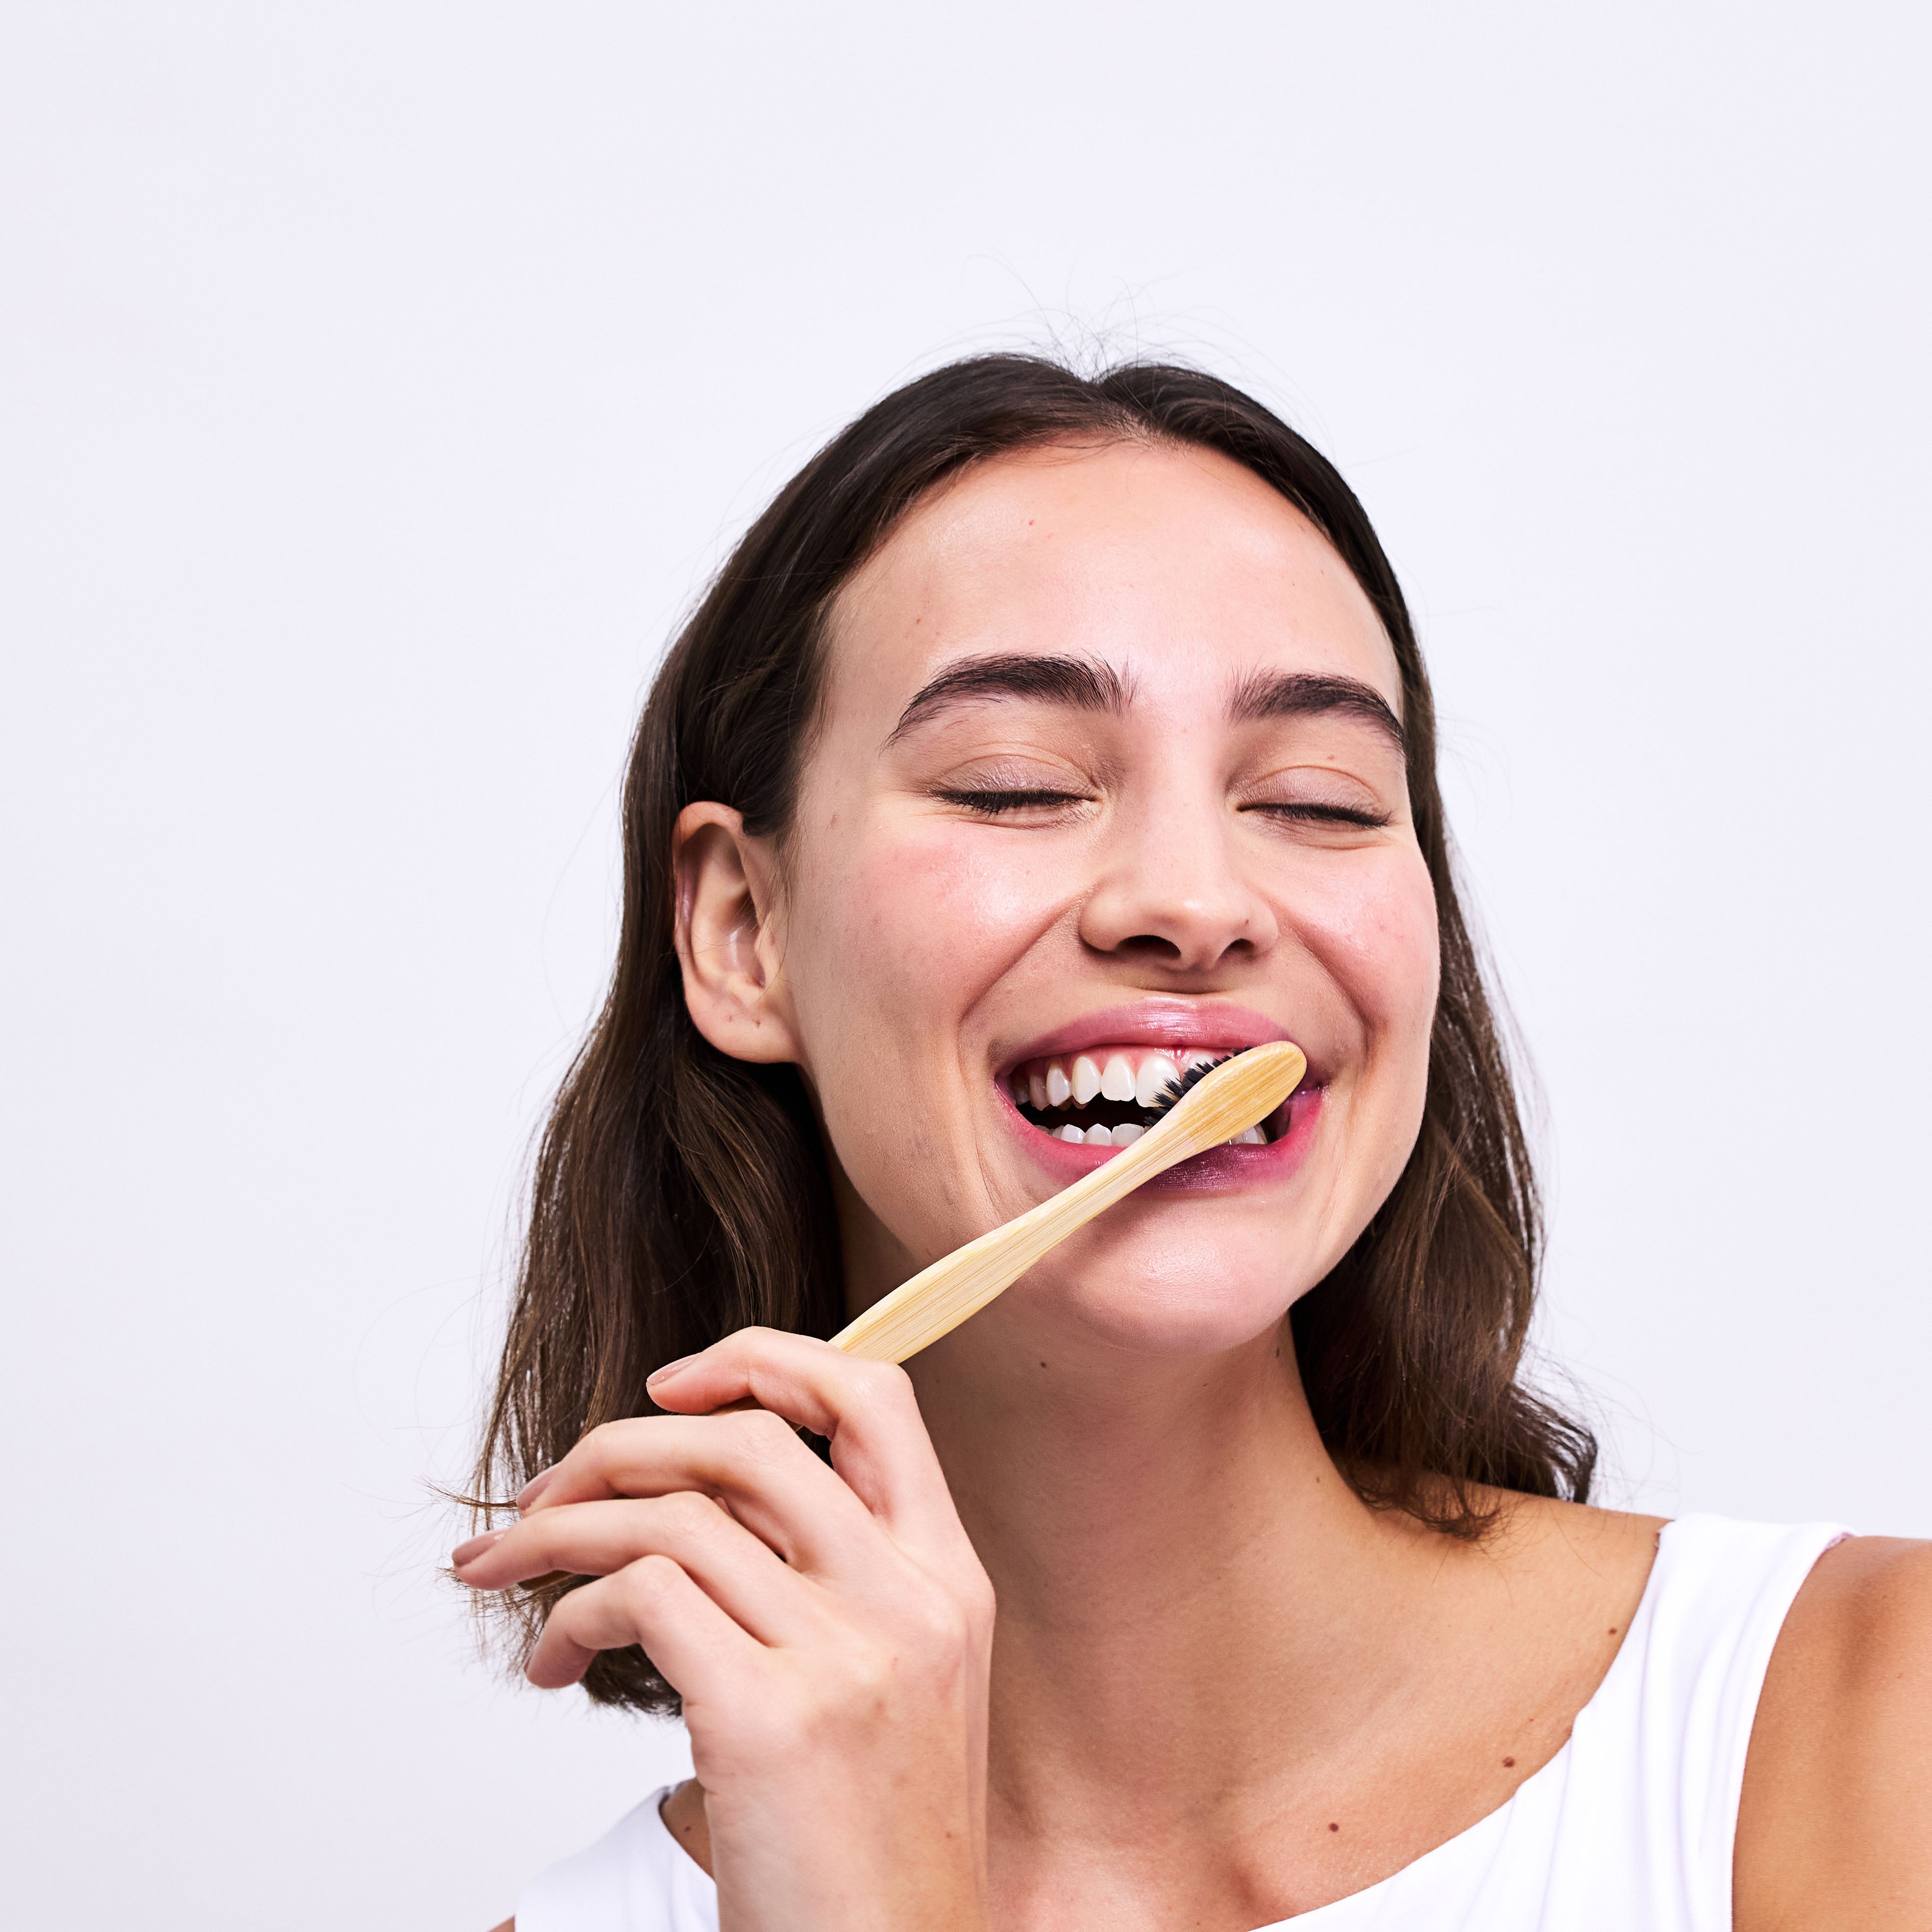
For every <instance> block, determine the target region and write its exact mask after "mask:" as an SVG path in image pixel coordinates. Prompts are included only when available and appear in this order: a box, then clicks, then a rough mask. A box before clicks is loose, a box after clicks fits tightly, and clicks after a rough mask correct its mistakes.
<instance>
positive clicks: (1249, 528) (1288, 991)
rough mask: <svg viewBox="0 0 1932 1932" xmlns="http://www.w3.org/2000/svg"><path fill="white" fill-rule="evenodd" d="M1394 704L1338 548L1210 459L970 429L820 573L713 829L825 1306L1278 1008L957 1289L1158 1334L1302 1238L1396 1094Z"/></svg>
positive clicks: (1233, 467) (959, 1238) (921, 1254)
mask: <svg viewBox="0 0 1932 1932" xmlns="http://www.w3.org/2000/svg"><path fill="white" fill-rule="evenodd" d="M1400 709H1401V690H1400V682H1399V680H1398V677H1397V667H1396V661H1395V657H1394V652H1393V651H1392V650H1391V647H1390V645H1389V643H1388V639H1387V637H1386V636H1385V634H1384V632H1383V631H1382V627H1381V625H1380V624H1379V622H1378V620H1377V619H1376V615H1375V613H1374V611H1373V608H1372V607H1371V606H1370V604H1369V602H1368V600H1367V598H1366V597H1365V596H1364V595H1363V593H1362V591H1361V589H1360V587H1359V586H1358V585H1357V583H1355V580H1354V578H1353V577H1352V576H1351V575H1350V574H1349V571H1348V569H1347V568H1346V565H1343V562H1342V561H1341V559H1340V558H1339V557H1338V556H1337V555H1336V553H1335V552H1334V550H1332V549H1331V547H1330V546H1329V545H1328V543H1327V541H1325V539H1324V538H1322V536H1320V535H1319V534H1318V533H1317V532H1316V530H1315V529H1314V528H1313V526H1311V525H1310V523H1308V522H1307V520H1306V519H1305V518H1304V517H1302V516H1301V514H1299V513H1298V512H1297V511H1295V509H1294V508H1292V506H1291V505H1289V503H1288V502H1286V500H1285V499H1283V497H1281V496H1280V495H1278V494H1277V493H1276V492H1275V491H1274V490H1272V489H1271V488H1269V487H1268V486H1267V485H1266V484H1264V483H1263V482H1262V481H1260V479H1259V478H1257V477H1256V476H1254V475H1252V474H1250V472H1247V470H1245V469H1242V468H1241V467H1240V466H1238V465H1237V464H1235V463H1232V462H1231V461H1229V460H1226V459H1225V458H1221V457H1219V456H1217V455H1212V454H1211V453H1208V452H1202V451H1199V450H1191V449H1169V448H1163V447H1158V446H1143V445H1132V444H1115V445H1112V446H1106V447H1103V448H1098V449H1051V450H1045V451H1040V452H1031V453H1028V454H1025V455H1017V456H1012V457H1007V458H1001V459H999V460H995V461H993V462H991V463H988V464H986V466H983V467H981V468H978V469H974V470H972V471H970V472H968V473H966V474H965V475H964V476H962V478H959V480H957V481H955V482H953V484H950V486H948V487H945V488H944V489H943V490H941V491H940V492H938V493H936V494H935V495H934V496H932V497H931V498H929V499H927V500H926V502H923V503H922V505H919V507H918V508H916V510H915V511H914V512H913V514H911V515H910V517H908V518H907V520H905V522H904V523H903V524H902V525H901V527H900V528H899V529H898V531H897V532H895V534H894V535H893V536H892V538H891V539H890V540H889V541H888V542H887V543H886V544H885V545H884V546H883V548H882V549H881V550H880V552H879V553H877V556H874V558H873V559H871V562H869V563H868V565H866V567H865V568H864V569H863V570H862V571H861V572H860V573H859V575H858V576H857V577H856V578H855V579H854V580H853V582H852V583H851V584H850V586H848V588H847V590H846V592H844V595H843V596H842V597H841V599H840V600H839V603H838V607H837V610H836V611H835V621H834V622H833V625H832V633H831V639H830V649H829V661H828V665H827V679H826V696H825V706H824V712H823V723H822V726H821V728H820V731H819V733H818V735H817V737H816V739H815V740H814V744H813V747H812V749H811V754H810V756H809V757H808V761H807V763H806V766H805V770H804V772H803V774H802V781H801V789H800V796H799V808H798V813H797V817H796V823H795V826H794V829H793V832H792V834H791V835H790V838H789V839H788V840H787V844H786V847H785V849H784V853H783V856H782V860H780V859H778V856H777V855H776V854H775V853H771V852H769V850H760V849H759V847H758V844H757V841H743V840H742V839H741V840H740V841H739V844H740V845H741V847H743V848H744V849H745V851H746V854H747V856H746V859H745V868H746V874H747V876H748V879H749V880H750V895H751V897H752V898H756V899H757V900H758V901H760V904H759V905H758V908H757V922H758V936H757V953H758V956H759V959H760V962H762V964H761V965H760V967H759V968H758V969H757V973H756V974H754V977H755V978H757V979H758V980H759V982H760V983H759V984H758V986H757V989H756V991H755V993H754V995H752V996H751V997H753V998H754V999H755V1001H757V1002H758V1003H759V1004H760V1013H759V1016H758V1018H757V1031H758V1037H759V1045H758V1050H757V1054H756V1057H758V1058H784V1059H791V1060H795V1061H796V1062H797V1064H799V1066H800V1067H802V1069H803V1070H804V1072H805V1076H806V1077H807V1079H808V1082H809V1083H810V1085H811V1090H812V1091H813V1094H814V1096H815V1097H816V1100H817V1105H818V1106H819V1109H820V1113H821V1116H822V1118H823V1122H824V1125H825V1128H826V1134H827V1136H828V1138H829V1144H830V1147H831V1149H832V1153H833V1155H834V1157H835V1166H836V1169H837V1178H838V1185H839V1190H840V1195H841V1201H840V1208H841V1221H842V1225H843V1227H844V1235H845V1241H846V1249H847V1259H848V1263H849V1265H850V1268H851V1270H852V1274H853V1281H852V1289H853V1297H854V1303H855V1306H859V1305H863V1304H867V1303H869V1302H870V1301H872V1300H874V1299H876V1298H877V1296H878V1295H880V1294H882V1293H883V1292H885V1291H886V1290H887V1289H889V1288H891V1287H892V1286H894V1285H895V1283H897V1282H898V1281H899V1280H901V1279H903V1278H904V1277H905V1276H907V1275H908V1274H911V1273H913V1271H916V1269H917V1268H920V1267H922V1266H924V1265H926V1263H928V1262H932V1261H933V1260H935V1259H938V1257H939V1256H941V1255H943V1254H945V1253H947V1252H949V1251H950V1250H952V1249H953V1248H955V1247H958V1246H959V1244H961V1243H962V1242H963V1241H968V1240H970V1239H971V1238H973V1237H974V1235H980V1234H983V1233H984V1232H986V1230H987V1229H990V1228H992V1227H994V1226H997V1225H998V1224H999V1223H1001V1222H1003V1221H1005V1220H1008V1219H1010V1217H1013V1215H1016V1214H1019V1213H1021V1212H1022V1211H1023V1210H1025V1209H1026V1208H1031V1207H1032V1206H1034V1205H1035V1204H1037V1202H1040V1201H1042V1200H1044V1199H1046V1197H1047V1196H1049V1195H1052V1194H1053V1193H1056V1192H1058V1190H1060V1189H1061V1188H1063V1187H1066V1186H1067V1184H1069V1183H1070V1181H1073V1180H1075V1179H1077V1178H1079V1176H1080V1175H1083V1174H1085V1173H1087V1172H1090V1171H1091V1169H1093V1168H1094V1167H1095V1166H1098V1165H1099V1164H1100V1163H1101V1162H1103V1161H1105V1160H1109V1159H1110V1158H1111V1157H1112V1154H1113V1152H1114V1147H1115V1142H1116V1140H1117V1139H1118V1141H1119V1142H1121V1144H1124V1143H1125V1142H1126V1140H1127V1139H1129V1138H1130V1137H1131V1136H1132V1135H1133V1133H1135V1132H1136V1130H1138V1128H1139V1125H1140V1124H1141V1122H1142V1120H1144V1119H1145V1118H1146V1112H1145V1109H1146V1106H1147V1103H1148V1102H1149V1101H1151V1099H1152V1098H1153V1097H1154V1093H1155V1091H1157V1089H1158V1088H1160V1086H1161V1085H1163V1083H1164V1082H1165V1081H1166V1079H1168V1078H1169V1077H1171V1076H1172V1075H1174V1074H1175V1073H1178V1072H1182V1071H1184V1070H1186V1068H1187V1067H1188V1066H1189V1065H1190V1064H1193V1061H1194V1060H1195V1059H1197V1058H1202V1057H1206V1056H1214V1055H1220V1054H1225V1053H1227V1052H1232V1051H1235V1050H1236V1049H1240V1048H1241V1047H1244V1046H1251V1045H1253V1044H1255V1043H1257V1042H1259V1041H1262V1040H1276V1039H1282V1038H1286V1039H1289V1040H1294V1041H1295V1042H1296V1043H1298V1045H1299V1046H1301V1048H1302V1049H1303V1050H1304V1052H1305V1053H1306V1054H1307V1057H1308V1068H1309V1070H1308V1074H1307V1079H1306V1080H1305V1081H1304V1085H1303V1087H1302V1089H1301V1091H1300V1092H1299V1093H1298V1094H1297V1095H1296V1097H1295V1099H1294V1100H1293V1101H1292V1103H1290V1105H1289V1106H1288V1107H1287V1108H1286V1109H1283V1112H1281V1114H1280V1115H1277V1117H1276V1118H1274V1120H1273V1121H1271V1122H1270V1123H1269V1124H1268V1127H1267V1129H1266V1135H1267V1142H1266V1144H1265V1145H1253V1144H1250V1145H1241V1146H1235V1147H1231V1148H1226V1149H1224V1150H1223V1151H1220V1152H1218V1153H1217V1154H1211V1155H1208V1156H1205V1157H1202V1158H1200V1159H1199V1160H1195V1161H1192V1162H1190V1163H1186V1164H1185V1165H1184V1166H1181V1167H1179V1168H1177V1169H1174V1170H1172V1172H1170V1173H1169V1175H1168V1176H1167V1177H1166V1178H1165V1179H1164V1180H1163V1181H1160V1182H1157V1183H1156V1184H1154V1185H1152V1186H1150V1187H1147V1188H1145V1189H1143V1190H1142V1191H1140V1192H1139V1193H1137V1194H1136V1195H1134V1196H1130V1198H1129V1199H1128V1200H1127V1202H1124V1203H1123V1204H1121V1205H1119V1206H1118V1207H1115V1208H1112V1209H1111V1210H1110V1211H1109V1212H1108V1213H1106V1214H1104V1215H1103V1216H1102V1217H1100V1220H1098V1221H1097V1222H1095V1223H1093V1224H1091V1226H1089V1228H1088V1229H1086V1230H1085V1232H1083V1233H1082V1235H1079V1236H1076V1238H1074V1239H1073V1241H1070V1242H1068V1243H1067V1244H1066V1245H1065V1246H1064V1247H1062V1248H1061V1249H1060V1250H1058V1251H1056V1253H1055V1254H1054V1255H1053V1256H1051V1257H1049V1259H1048V1260H1047V1261H1046V1262H1044V1263H1043V1264H1042V1265H1040V1267H1039V1268H1037V1269H1035V1270H1034V1272H1033V1274H1031V1275H1030V1276H1029V1277H1028V1278H1027V1279H1026V1280H1024V1281H1022V1283H1019V1285H1018V1286H1016V1287H1015V1288H1014V1289H1012V1290H1010V1291H1009V1293H1008V1295H1007V1297H1006V1298H1004V1301H1002V1302H1001V1304H996V1305H995V1309H994V1310H989V1312H988V1315H987V1316H986V1317H983V1318H982V1319H983V1320H991V1319H993V1318H994V1317H995V1316H999V1315H1000V1314H1001V1311H1002V1310H1004V1316H1003V1317H1002V1319H1004V1320H1007V1321H1022V1322H1031V1323H1032V1324H1033V1325H1034V1327H1035V1329H1036V1331H1038V1329H1039V1328H1040V1325H1041V1324H1043V1323H1044V1324H1045V1325H1046V1327H1047V1328H1049V1329H1052V1330H1057V1331H1061V1332H1063V1333H1064V1332H1066V1331H1070V1330H1079V1331H1085V1332H1086V1333H1087V1334H1088V1335H1089V1336H1090V1337H1091V1338H1092V1339H1094V1340H1100V1341H1105V1342H1106V1343H1112V1345H1114V1346H1124V1347H1127V1348H1128V1349H1133V1350H1136V1351H1138V1352H1179V1353H1195V1352H1205V1351H1210V1350H1214V1349H1222V1348H1226V1347H1231V1346H1235V1345H1237V1344H1238V1343H1242V1342H1244V1341H1247V1340H1251V1339H1253V1337H1256V1336H1258V1335H1259V1334H1262V1333H1263V1332H1264V1331H1269V1330H1271V1328H1273V1327H1274V1325H1276V1324H1277V1322H1279V1320H1280V1317H1281V1316H1282V1315H1283V1313H1284V1311H1285V1310H1286V1309H1287V1307H1289V1304H1291V1303H1292V1301H1294V1300H1295V1298H1297V1297H1298V1295H1301V1294H1302V1293H1303V1292H1304V1291H1305V1290H1307V1289H1309V1288H1310V1287H1311V1286H1313V1285H1314V1284H1315V1283H1316V1282H1317V1281H1319V1280H1320V1279H1321V1278H1322V1276H1323V1275H1324V1274H1326V1273H1327V1272H1328V1270H1329V1269H1330V1268H1331V1267H1332V1266H1333V1265H1334V1263H1335V1262H1336V1261H1337V1259H1339V1258H1340V1256H1341V1255H1342V1254H1343V1252H1344V1251H1345V1250H1346V1249H1347V1247H1349V1244H1350V1243H1351V1242H1352V1241H1354V1239H1355V1237H1356V1235H1358V1234H1359V1233H1360V1232H1361V1229H1362V1228H1363V1227H1364V1225H1365V1224H1366V1223H1367V1220H1368V1219H1369V1217H1370V1215H1371V1214H1373V1212H1374V1211H1375V1209H1376V1208H1377V1206H1378V1205H1379V1204H1380V1203H1381V1202H1382V1200H1383V1199H1384V1198H1385V1196H1386V1195H1387V1194H1388V1191H1389V1190H1390V1188H1391V1187H1392V1186H1393V1184H1394V1181H1395V1180H1396V1178H1397V1175H1399V1174H1400V1172H1401V1170H1402V1168H1403V1163H1404V1162H1405V1161H1406V1160H1407V1158H1408V1156H1409V1151H1410V1148H1411V1147H1412V1145H1413V1144H1414V1142H1415V1136H1416V1132H1417V1128H1418V1124H1419V1122H1420V1120H1421V1112H1422V1106H1423V1097H1424V1082H1425V1077H1426V1072H1427V1057H1428V1044H1429V1036H1430V1022H1431V1016H1432V1015H1433V1010H1434V1007H1435V1001H1436V982H1437V948H1436V907H1435V900H1434V895H1433V889H1432V887H1431V885H1430V878H1429V874H1428V870H1427V866H1426V865H1425V864H1424V860H1423V858H1422V856H1421V852H1420V850H1419V849H1418V846H1417V844H1416V839H1415V829H1414V827H1413V826H1412V823H1411V821H1410V817H1409V799H1408V792H1407V787H1406V782H1405V776H1404V766H1403V751H1402V747H1401V743H1400ZM699 1004H700V1003H697V1002H694V1012H697V1013H698V1017H699V1019H700V1025H703V1023H704V1015H703V1013H702V1012H701V1011H699ZM706 1031H707V1032H710V1033H712V1037H714V1038H717V1037H718V1034H717V1033H716V1032H715V1031H714V1030H713V1028H711V1027H709V1026H707V1027H706ZM741 1031H742V1030H741ZM720 1043H721V1044H725V1045H726V1046H727V1050H730V1051H738V1052H743V1051H745V1049H744V1048H743V1046H742V1044H740V1045H733V1044H731V1043H729V1042H727V1041H723V1040H721V1042H720ZM1121 1130H1124V1132H1122V1131H1121Z"/></svg>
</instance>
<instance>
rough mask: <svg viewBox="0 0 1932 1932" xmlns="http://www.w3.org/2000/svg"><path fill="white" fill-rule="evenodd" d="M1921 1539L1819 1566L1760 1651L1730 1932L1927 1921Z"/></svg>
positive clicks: (1930, 1781)
mask: <svg viewBox="0 0 1932 1932" xmlns="http://www.w3.org/2000/svg"><path fill="white" fill-rule="evenodd" d="M1928 1816H1932V1543H1918V1542H1912V1541H1906V1540H1905V1539H1903V1538H1898V1537H1886V1536H1861V1537H1855V1538H1852V1540H1851V1541H1849V1542H1846V1543H1841V1544H1839V1545H1838V1547H1837V1548H1836V1549H1835V1550H1829V1551H1827V1552H1826V1554H1825V1555H1824V1556H1822V1557H1821V1558H1820V1559H1819V1561H1818V1564H1817V1568H1815V1569H1814V1571H1812V1573H1811V1576H1810V1577H1808V1579H1807V1580H1806V1582H1805V1586H1804V1588H1803V1589H1802V1590H1800V1591H1799V1593H1798V1598H1797V1601H1796V1602H1795V1603H1794V1604H1793V1605H1792V1607H1791V1613H1790V1616H1788V1617H1787V1618H1786V1619H1785V1623H1784V1629H1783V1631H1781V1633H1780V1634H1779V1637H1778V1646H1777V1648H1776V1649H1775V1650H1774V1651H1773V1652H1772V1659H1771V1668H1770V1670H1769V1673H1767V1674H1766V1678H1765V1683H1764V1694H1763V1697H1762V1698H1761V1700H1760V1702H1759V1705H1758V1712H1757V1722H1756V1724H1754V1726H1753V1727H1752V1730H1751V1753H1750V1756H1749V1757H1748V1760H1747V1761H1746V1764H1745V1783H1744V1795H1743V1798H1742V1802H1741V1803H1740V1805H1739V1811H1738V1835H1737V1852H1736V1925H1737V1927H1738V1932H1797V1928H1799V1927H1804V1928H1805V1932H1835V1929H1836V1928H1838V1927H1847V1928H1849V1927H1853V1926H1856V1927H1859V1928H1860V1932H1892V1928H1897V1932H1905V1928H1906V1927H1913V1928H1920V1927H1924V1926H1925V1925H1926V1924H1932V1832H1927V1831H1926V1829H1925V1820H1926V1819H1927V1817H1928Z"/></svg>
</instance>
